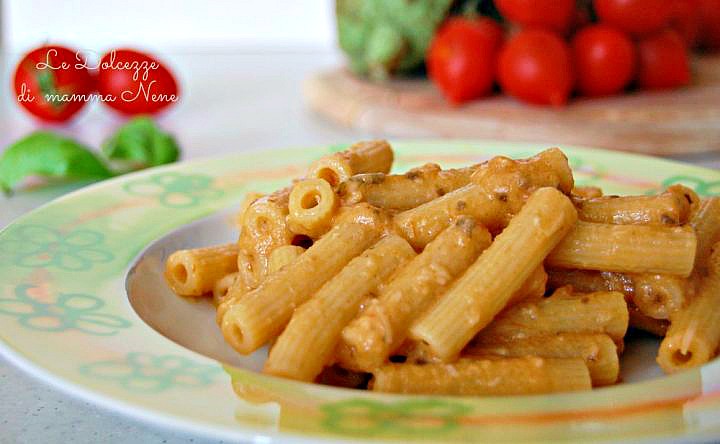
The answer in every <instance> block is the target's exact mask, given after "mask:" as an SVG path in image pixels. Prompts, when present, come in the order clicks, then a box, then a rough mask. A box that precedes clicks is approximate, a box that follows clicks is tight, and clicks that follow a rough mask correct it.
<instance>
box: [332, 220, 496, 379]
mask: <svg viewBox="0 0 720 444" xmlns="http://www.w3.org/2000/svg"><path fill="white" fill-rule="evenodd" d="M490 242H491V237H490V233H489V232H488V231H487V229H485V228H484V227H482V226H480V225H478V224H477V223H476V222H475V221H474V220H473V219H472V218H468V217H461V218H459V219H458V220H457V221H456V222H455V223H454V224H453V225H452V226H450V227H449V228H447V229H445V231H443V232H442V233H440V235H439V236H438V237H437V238H436V239H435V240H434V241H432V242H430V244H428V246H427V247H426V248H425V250H424V251H423V252H422V253H421V254H420V255H418V256H417V257H416V258H415V259H413V260H412V261H411V262H410V263H409V264H408V265H407V266H406V267H404V268H403V269H402V270H400V272H399V273H398V274H397V275H396V276H395V278H394V279H393V280H392V281H391V282H390V283H388V285H386V286H385V288H384V289H383V290H382V292H381V293H380V295H379V296H378V298H377V299H375V300H372V301H370V303H369V304H368V308H367V309H366V310H365V311H364V312H363V313H362V314H360V315H359V316H358V317H357V318H356V319H355V320H354V321H352V322H351V323H350V325H348V326H347V327H345V329H343V331H342V339H341V341H340V344H339V349H338V359H339V361H340V363H341V364H342V365H343V366H344V367H345V368H349V369H353V370H363V371H370V370H372V369H374V368H376V367H378V366H380V365H382V364H383V363H384V362H385V361H386V360H387V359H388V357H389V356H390V354H391V353H392V352H393V351H395V350H396V349H397V348H398V347H399V346H400V345H401V344H402V342H403V341H404V340H405V338H406V337H407V333H408V328H409V327H410V325H411V324H412V322H413V320H414V319H415V318H417V316H418V315H419V314H420V313H422V311H423V310H424V309H425V308H426V307H427V306H429V305H430V304H432V303H433V302H434V301H435V299H436V297H437V295H438V294H441V293H442V291H443V290H444V289H445V288H447V286H448V285H449V284H450V283H451V282H452V281H453V279H454V278H455V277H456V276H457V275H458V274H460V273H462V272H463V271H465V269H466V268H467V267H469V266H470V264H472V263H473V262H474V261H475V259H477V257H478V255H479V254H480V252H481V251H482V250H484V249H485V248H487V247H488V245H490Z"/></svg>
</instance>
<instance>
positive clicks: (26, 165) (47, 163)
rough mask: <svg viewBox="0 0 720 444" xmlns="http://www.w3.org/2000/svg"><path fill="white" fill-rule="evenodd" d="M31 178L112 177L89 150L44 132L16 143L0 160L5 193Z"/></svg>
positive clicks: (0, 182)
mask: <svg viewBox="0 0 720 444" xmlns="http://www.w3.org/2000/svg"><path fill="white" fill-rule="evenodd" d="M31 175H39V176H46V177H54V178H60V179H78V180H79V179H106V178H108V177H112V176H113V174H112V172H110V170H108V168H107V167H106V166H105V164H104V163H103V162H102V161H101V160H100V159H98V157H97V156H96V155H95V154H94V153H93V152H92V151H91V150H90V149H89V148H87V147H86V146H84V145H82V144H80V143H78V142H76V141H74V140H72V139H68V138H66V137H63V136H60V135H58V134H54V133H51V132H48V131H36V132H34V133H32V134H30V135H29V136H27V137H24V138H22V139H20V140H18V141H17V142H15V143H14V144H12V145H10V147H9V148H8V149H7V150H6V151H5V153H4V154H3V155H2V157H0V188H1V189H2V190H3V191H4V192H5V193H9V192H10V191H11V190H12V188H13V187H14V186H15V185H16V184H17V183H18V182H20V181H21V180H22V179H24V178H25V177H27V176H31Z"/></svg>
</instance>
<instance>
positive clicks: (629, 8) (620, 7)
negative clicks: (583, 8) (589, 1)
mask: <svg viewBox="0 0 720 444" xmlns="http://www.w3.org/2000/svg"><path fill="white" fill-rule="evenodd" d="M673 1H675V0H593V5H594V6H595V12H596V13H597V16H598V18H599V19H600V21H601V22H605V23H607V24H609V25H613V26H615V27H617V28H618V29H620V30H621V31H625V32H628V33H630V34H636V35H640V34H649V33H652V32H655V31H659V30H660V29H662V28H664V27H665V25H667V23H668V21H669V20H670V15H671V11H672V5H671V3H672V2H673Z"/></svg>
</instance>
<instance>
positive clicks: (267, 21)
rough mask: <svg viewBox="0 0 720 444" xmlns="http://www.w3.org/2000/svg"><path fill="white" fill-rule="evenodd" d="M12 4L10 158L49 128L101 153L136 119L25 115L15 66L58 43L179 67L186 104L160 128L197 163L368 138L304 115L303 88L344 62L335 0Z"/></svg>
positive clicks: (5, 131)
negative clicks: (18, 143) (24, 139)
mask: <svg viewBox="0 0 720 444" xmlns="http://www.w3.org/2000/svg"><path fill="white" fill-rule="evenodd" d="M0 5H1V6H2V9H1V15H0V17H1V22H0V23H2V25H1V26H0V29H1V30H2V34H1V35H2V37H1V38H0V44H1V46H0V50H1V51H2V54H3V56H2V72H1V74H2V80H1V82H0V85H2V88H0V91H2V92H1V93H0V98H1V100H0V101H1V102H2V103H1V104H0V113H1V114H0V151H2V150H3V148H4V147H6V146H7V145H8V144H9V143H11V142H12V141H14V140H16V139H18V138H19V137H21V136H22V135H24V134H27V133H28V132H30V131H32V130H34V129H38V128H52V129H53V130H55V131H58V132H61V133H64V134H69V135H72V136H74V137H77V138H79V139H80V140H82V141H84V142H85V143H88V144H90V145H93V146H97V145H98V144H99V143H100V142H101V141H102V140H103V139H104V138H105V137H107V135H108V133H110V132H112V131H113V129H114V128H115V127H117V126H118V125H119V124H120V123H122V122H123V121H124V120H125V119H124V117H122V116H118V115H117V114H116V113H114V112H113V111H112V110H108V109H106V107H103V106H100V105H99V104H97V103H91V104H89V105H88V106H86V107H85V109H83V110H82V111H81V114H80V115H79V116H77V117H76V118H73V119H72V120H71V121H69V122H67V123H66V124H63V125H51V126H48V125H47V124H46V123H43V122H42V121H38V120H36V119H34V118H33V117H32V116H30V115H28V114H27V113H26V112H24V111H23V110H21V109H20V107H19V106H18V104H17V103H16V101H15V95H14V94H12V93H11V92H12V91H11V89H10V84H11V81H12V74H13V71H14V69H15V65H16V63H17V62H18V61H19V60H20V58H21V57H22V56H23V54H25V53H26V52H28V51H30V50H32V49H34V48H36V47H38V46H42V45H44V44H48V43H52V44H62V45H64V46H68V47H70V48H73V49H79V50H81V51H82V52H83V53H84V54H87V55H88V57H89V59H90V60H92V59H95V60H97V59H98V58H99V57H100V54H102V53H103V52H106V51H108V50H109V49H111V48H121V47H130V48H135V49H140V50H142V51H144V52H148V53H149V54H152V55H154V56H156V57H158V58H159V59H160V60H161V61H162V62H163V63H165V64H167V65H168V67H169V68H170V69H171V71H172V72H173V74H174V75H175V76H176V77H177V79H178V81H179V84H180V88H181V91H182V99H181V100H180V101H179V103H177V104H176V105H175V106H173V107H172V109H170V110H168V112H166V113H164V114H163V115H161V116H160V117H159V120H160V122H161V124H162V125H163V127H166V128H167V129H168V130H169V131H171V132H173V133H175V134H176V135H177V138H178V140H179V141H180V143H181V146H182V150H183V157H184V158H186V159H190V158H194V157H197V156H201V155H208V154H210V155H216V154H222V153H227V152H232V151H234V150H238V149H252V148H270V147H281V146H287V145H298V144H315V143H329V142H336V141H338V140H348V139H352V138H354V137H355V136H356V133H354V132H346V131H343V130H342V129H339V128H336V127H335V126H334V125H331V124H327V123H326V122H324V121H323V120H320V119H316V118H315V117H314V116H312V115H309V114H307V113H305V112H304V105H303V101H302V94H301V92H302V82H303V80H304V79H305V78H306V77H308V76H309V75H311V74H312V73H313V72H317V71H318V70H321V69H322V68H323V67H328V66H334V65H336V64H338V63H339V60H340V53H339V50H338V49H337V45H336V44H335V41H336V39H335V24H334V23H335V20H334V3H333V2H332V1H331V0H295V1H293V0H277V1H272V2H265V1H261V0H237V1H231V0H214V1H211V2H207V1H201V0H181V1H179V0H174V1H166V0H160V1H143V0H128V1H123V2H122V3H121V4H120V3H117V2H104V1H92V0H69V1H63V2H57V1H53V0H31V1H26V0H0ZM200 115H201V116H202V117H201V118H198V117H199V116H200ZM357 135H358V136H359V135H360V134H359V133H358V134H357Z"/></svg>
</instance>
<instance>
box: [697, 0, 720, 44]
mask: <svg viewBox="0 0 720 444" xmlns="http://www.w3.org/2000/svg"><path fill="white" fill-rule="evenodd" d="M700 33H701V37H700V39H701V43H702V46H703V47H704V48H705V49H710V50H715V51H717V50H720V0H700Z"/></svg>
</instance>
